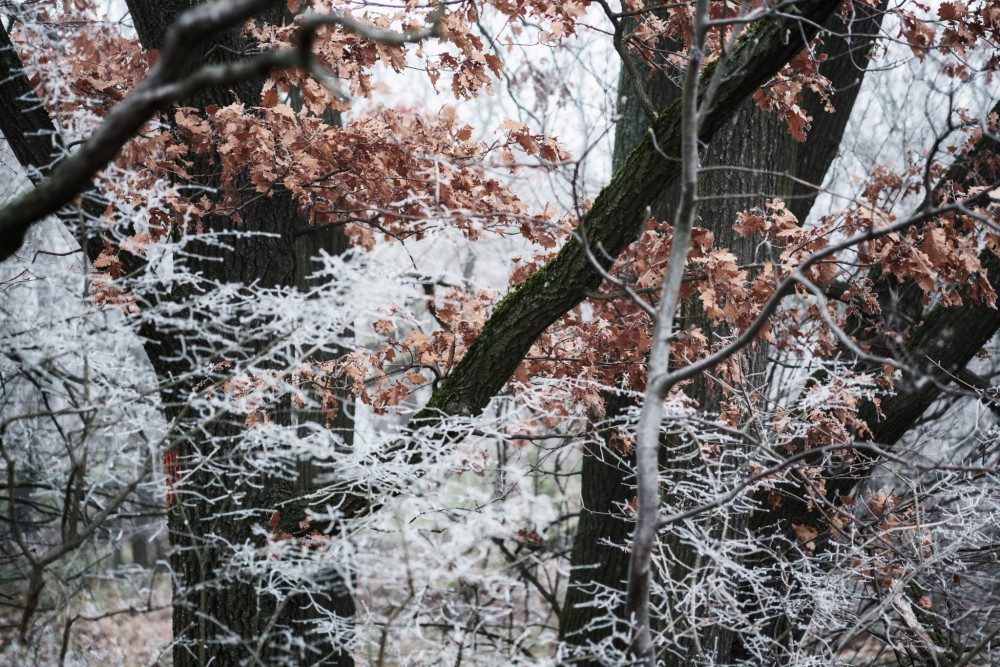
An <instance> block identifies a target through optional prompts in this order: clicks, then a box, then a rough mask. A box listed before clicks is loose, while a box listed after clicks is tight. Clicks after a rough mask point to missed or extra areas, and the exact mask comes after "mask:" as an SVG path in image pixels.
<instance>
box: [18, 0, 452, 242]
mask: <svg viewBox="0 0 1000 667" xmlns="http://www.w3.org/2000/svg"><path fill="white" fill-rule="evenodd" d="M278 3H279V0H229V1H228V2H214V3H211V4H206V5H201V6H199V7H195V8H194V9H191V10H188V11H186V12H184V13H183V14H182V15H181V16H180V17H179V18H178V19H177V22H176V23H174V25H173V27H171V29H170V31H169V32H168V34H167V41H166V46H165V47H164V48H163V50H162V52H161V54H160V58H159V60H157V62H156V64H155V65H154V66H153V69H152V70H151V71H150V73H149V74H148V75H147V76H146V78H145V79H143V80H142V82H141V83H140V84H139V85H138V86H136V88H135V90H133V91H132V93H131V94H130V95H129V96H128V97H127V98H125V100H124V101H123V102H122V103H121V104H119V105H118V106H116V107H115V108H114V109H112V110H111V112H110V113H109V114H108V116H107V118H105V119H104V122H102V123H101V125H100V126H99V127H98V128H97V130H96V131H95V132H94V134H92V135H91V137H90V138H89V139H88V140H87V141H86V142H85V143H84V144H83V146H82V147H81V148H80V149H79V150H78V151H77V152H75V153H73V154H71V155H69V156H67V157H65V158H63V159H62V160H60V161H59V162H58V164H57V165H56V166H55V168H54V169H53V170H52V171H51V173H50V174H49V175H48V176H47V177H46V178H45V179H44V180H42V181H41V182H40V183H38V184H37V185H36V186H35V187H34V188H33V189H32V190H30V191H28V192H26V193H25V194H23V195H21V196H20V197H18V198H17V199H15V200H14V201H13V202H11V203H9V204H7V205H6V206H4V207H3V208H0V261H2V260H4V259H7V258H8V257H10V256H11V255H12V254H14V253H15V252H16V251H17V250H18V248H20V247H21V245H22V244H23V242H24V235H25V234H26V233H27V231H28V229H29V228H30V226H31V225H32V224H34V223H35V222H37V221H39V220H41V219H42V218H44V217H45V216H47V215H50V214H52V213H55V212H57V211H58V210H59V209H60V208H62V207H63V206H65V205H67V204H69V203H71V202H72V201H73V199H74V198H75V197H76V196H77V195H79V194H80V193H81V192H82V191H83V190H85V189H86V188H87V186H88V185H89V184H90V182H91V179H93V177H94V175H95V174H96V173H97V172H98V171H100V170H101V169H102V168H104V166H105V165H107V164H108V163H109V162H110V161H111V160H113V159H114V157H115V156H116V155H117V154H118V152H119V151H120V150H121V149H122V147H123V146H124V145H125V144H126V143H127V142H128V141H129V139H131V138H132V137H133V136H135V135H136V134H137V133H138V132H139V131H140V129H141V128H142V126H143V125H145V124H146V122H148V121H149V120H150V119H151V118H152V117H153V116H154V115H155V114H156V113H157V112H158V111H160V110H161V109H163V108H164V107H166V106H167V105H169V104H171V103H173V102H175V101H177V100H180V99H184V98H185V97H189V96H190V95H192V94H193V93H195V92H197V91H199V90H202V89H204V88H208V87H210V86H222V85H226V84H230V83H234V82H237V81H243V80H246V79H249V78H251V77H254V76H258V75H261V74H265V73H267V72H269V71H271V70H272V69H276V68H282V67H299V68H302V69H305V70H307V71H309V72H310V73H312V74H313V75H314V76H316V77H317V78H319V79H320V81H321V82H322V83H324V84H325V85H328V86H331V87H334V90H335V92H336V91H338V90H339V88H338V87H336V84H335V82H334V80H333V78H332V77H331V76H330V75H329V73H326V72H323V71H321V69H320V68H319V66H318V65H316V63H315V60H314V59H313V57H312V44H313V40H314V38H315V35H316V31H317V30H319V28H320V27H322V26H327V25H337V26H340V27H342V28H344V29H345V30H348V31H351V32H355V33H357V34H359V35H361V36H363V37H367V38H370V39H373V40H376V41H379V42H382V43H385V44H389V45H394V46H399V45H402V44H407V43H411V42H417V41H421V40H423V39H426V38H428V37H430V36H432V35H434V34H436V32H437V26H438V23H439V21H440V19H441V17H442V15H443V7H444V6H443V5H440V6H439V7H438V9H437V11H436V12H435V14H434V17H433V20H432V24H431V25H430V26H428V27H427V28H425V29H422V30H416V31H412V32H407V33H401V34H400V33H393V32H388V31H385V30H379V29H375V28H372V27H369V26H366V25H364V24H362V23H359V22H358V21H356V20H354V19H352V18H350V17H347V16H344V15H342V14H317V15H310V16H307V17H306V18H305V19H304V20H303V25H302V28H301V30H300V32H299V39H298V44H297V47H296V48H295V49H291V50H285V51H274V52H270V53H262V54H260V55H258V56H255V57H253V58H249V59H247V60H245V61H242V62H238V63H232V64H220V65H211V66H208V67H204V68H202V69H199V70H198V71H196V72H194V73H193V74H191V75H189V76H183V73H184V72H185V71H186V69H187V67H188V65H189V64H190V58H191V54H192V53H194V52H195V49H194V48H192V47H194V46H195V45H197V44H200V43H201V42H202V41H204V40H205V39H207V38H208V37H209V36H211V35H212V34H215V33H217V32H219V31H221V30H224V29H226V28H229V27H232V26H235V25H239V24H241V23H242V22H244V21H246V20H247V19H249V18H250V17H252V16H253V15H255V14H257V13H259V12H261V11H263V10H264V9H266V8H268V7H269V6H271V5H275V4H278ZM15 58H16V54H15ZM5 73H7V74H9V70H7V72H5Z"/></svg>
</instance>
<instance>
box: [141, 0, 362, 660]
mask: <svg viewBox="0 0 1000 667" xmlns="http://www.w3.org/2000/svg"><path fill="white" fill-rule="evenodd" d="M189 6H190V3H189V2H186V1H184V0H177V1H175V2H170V3H164V2H146V1H142V0H132V1H130V2H129V9H130V11H131V13H132V16H133V19H134V22H135V25H136V30H137V32H138V33H139V35H140V38H141V39H142V40H143V45H144V46H145V47H146V48H158V47H159V46H160V45H161V44H162V40H163V37H164V35H165V34H166V30H167V28H168V26H169V24H170V22H172V21H173V20H174V18H176V16H177V15H178V14H179V13H180V12H182V11H183V10H185V9H187V8H188V7H189ZM258 20H261V21H270V22H277V21H280V20H281V10H280V8H275V9H272V10H269V11H268V12H267V13H266V14H264V15H261V16H258ZM253 47H254V44H253V42H252V41H250V40H249V39H248V38H246V37H245V36H243V35H242V30H241V29H236V30H232V31H227V32H225V33H223V34H221V35H218V36H217V37H216V39H214V40H213V41H212V42H211V43H208V44H205V45H204V48H203V50H202V52H201V53H199V54H198V57H196V58H193V59H192V67H194V66H202V65H205V64H214V63H217V62H228V61H232V60H236V59H239V58H241V57H243V56H244V55H245V54H246V53H247V52H248V51H250V50H252V49H253ZM262 84H263V81H262V80H260V79H250V80H247V81H244V82H241V83H239V84H237V85H235V86H227V87H225V88H219V89H208V90H204V91H201V92H200V93H198V94H196V95H195V97H194V98H193V99H191V100H187V101H183V102H182V103H181V104H182V105H189V106H194V107H196V108H205V107H207V106H209V105H211V104H216V105H219V106H225V105H228V104H231V103H233V102H235V101H237V100H239V101H241V102H243V103H244V104H246V105H248V106H252V105H254V104H257V103H259V99H260V91H261V88H262ZM195 170H196V173H198V172H200V173H202V174H203V176H202V177H197V178H196V180H197V181H198V183H199V185H204V186H207V187H208V188H213V189H214V188H218V187H219V183H218V182H217V176H216V174H215V170H214V169H213V168H212V166H211V164H210V163H209V162H208V161H207V160H203V161H201V162H200V163H198V162H196V166H195ZM248 191H249V192H251V193H252V192H253V191H252V189H248ZM297 209H298V204H297V202H296V201H295V200H294V198H293V197H292V195H291V194H290V193H289V192H288V191H286V190H284V189H283V188H281V187H280V186H277V187H275V188H274V192H273V194H272V196H270V197H252V199H251V203H249V204H248V205H245V206H243V207H242V208H241V210H240V216H241V218H242V222H239V223H237V222H235V221H234V220H233V219H232V218H230V217H228V216H210V217H209V218H207V219H206V221H205V222H206V228H207V229H209V230H210V231H213V232H219V231H251V232H255V234H252V235H249V236H239V237H234V238H233V240H232V241H231V242H229V243H228V245H229V247H228V248H220V247H217V246H211V245H208V244H204V245H200V244H195V248H194V254H196V255H198V256H199V258H198V259H193V260H192V261H190V262H189V267H188V268H189V270H191V271H192V272H201V273H202V275H203V276H204V277H205V278H207V279H209V280H211V281H213V282H218V283H240V284H245V285H249V284H253V283H256V284H257V285H259V286H262V287H277V286H293V285H297V286H300V287H301V286H304V285H305V284H306V283H307V282H308V281H307V278H306V277H307V276H308V274H309V273H310V266H309V260H310V258H311V257H313V256H315V255H317V254H318V250H319V248H320V247H323V246H326V248H327V250H328V251H329V252H335V251H338V250H339V251H342V250H343V246H344V243H343V239H342V238H339V235H337V234H332V235H331V234H314V235H310V234H306V235H301V236H300V237H299V239H298V243H297V242H296V238H295V230H296V229H301V228H303V227H305V226H307V224H308V221H307V219H306V218H304V217H303V216H301V215H300V214H299V213H298V210H297ZM199 245H200V247H199ZM209 316H211V315H209ZM233 325H234V330H235V331H236V332H238V331H239V325H240V323H237V322H233ZM237 335H238V334H237ZM233 342H234V343H236V344H237V345H238V346H239V347H241V350H240V354H241V355H245V356H248V357H249V356H250V355H253V354H255V353H257V352H258V351H260V350H261V349H263V348H264V347H265V346H266V345H268V344H269V343H270V341H267V340H258V341H246V340H238V339H237V340H234V341H233ZM184 343H185V345H186V346H187V347H186V349H192V346H197V345H198V344H199V343H200V341H196V340H194V341H192V340H187V341H184ZM171 352H173V353H174V356H175V355H176V350H172V351H171ZM203 352H204V355H205V357H206V358H213V357H214V356H216V353H215V352H214V350H211V349H206V350H204V351H203ZM163 379H166V378H163ZM291 412H292V411H291V409H290V406H289V405H288V403H287V400H285V401H282V402H280V403H279V405H277V406H274V408H273V410H272V414H271V417H272V419H273V420H275V421H276V422H278V423H281V422H284V423H289V421H290V419H292V414H291ZM342 417H343V418H344V419H346V418H347V417H348V412H347V411H346V410H344V411H343V413H342ZM306 418H307V419H308V416H306ZM343 425H344V424H342V426H343ZM245 429H246V425H245V424H244V423H243V421H242V420H241V419H233V420H231V419H226V418H223V419H221V420H219V421H217V422H214V423H212V424H210V425H209V426H208V427H207V428H206V429H205V431H204V432H202V433H200V434H196V436H195V437H194V438H192V439H191V440H190V441H189V442H188V443H187V446H186V447H183V448H182V451H181V452H180V454H181V456H180V460H181V467H182V469H183V467H184V466H183V462H184V460H185V458H186V457H185V456H184V454H188V455H189V456H190V458H191V460H192V461H195V460H204V458H205V457H208V460H210V461H212V460H218V459H219V458H220V454H223V453H224V452H225V450H226V447H227V446H228V445H227V443H236V442H237V441H238V440H239V439H240V438H241V437H242V436H243V434H244V432H245ZM215 448H218V449H217V450H216V451H213V449H215ZM184 449H187V451H183V450H184ZM221 458H225V457H224V456H222V457H221ZM290 463H291V462H290ZM308 468H310V466H309V465H308V464H307V465H305V466H301V467H300V472H302V473H304V474H308V475H311V472H312V471H311V470H309V469H308ZM201 470H202V468H201V467H199V471H201ZM188 475H190V477H188V476H185V479H184V484H185V485H188V484H190V485H192V486H193V487H194V488H197V489H198V493H197V494H184V493H178V494H177V498H178V500H179V501H183V507H181V505H180V504H179V503H175V504H174V507H173V511H171V514H170V521H169V525H170V533H171V540H172V543H173V545H174V547H175V548H174V552H173V556H172V559H171V564H172V566H173V568H174V577H175V579H174V581H175V589H174V590H175V599H174V635H175V639H176V640H178V644H177V645H176V648H175V650H174V664H175V665H194V664H198V665H203V664H206V662H207V661H210V660H211V661H213V662H212V664H241V663H244V662H246V661H248V660H250V659H252V657H256V658H257V659H259V660H261V661H263V662H264V663H265V664H271V663H275V662H291V663H293V664H319V663H322V664H336V665H352V664H353V656H352V653H351V651H350V650H349V649H348V648H346V647H345V646H344V645H343V644H342V643H341V642H342V641H343V640H344V639H345V637H347V636H349V626H350V624H351V622H352V621H351V619H353V615H354V602H353V593H352V591H351V584H350V582H349V581H348V582H345V581H344V578H343V576H342V575H341V572H340V571H339V570H338V569H336V568H330V569H329V570H328V571H327V572H325V573H323V574H321V575H318V576H317V578H316V580H313V581H310V582H307V588H308V590H309V591H310V593H308V594H306V593H301V592H295V590H296V588H295V586H294V585H292V588H291V589H289V590H288V591H286V594H287V595H288V597H286V598H285V599H284V600H283V601H282V602H281V603H280V604H279V603H277V602H276V601H275V599H274V598H273V597H271V596H270V595H266V594H261V593H260V592H259V591H258V588H259V586H260V585H261V582H260V581H258V580H256V578H254V577H241V576H239V575H234V574H233V573H232V572H231V571H229V570H227V566H228V565H229V563H228V562H227V561H228V558H229V556H228V550H227V549H225V548H223V547H221V546H220V545H221V544H233V545H239V544H245V543H253V544H259V543H260V541H261V538H260V536H259V533H258V534H255V532H254V531H255V529H257V530H259V528H260V527H261V526H265V525H267V524H268V523H269V522H270V521H271V519H272V517H274V516H275V512H276V511H279V509H280V513H279V514H278V515H277V516H278V517H279V520H278V525H277V528H279V529H281V530H284V531H285V532H287V533H290V534H293V535H294V534H298V533H300V532H301V529H300V528H299V521H301V520H302V519H303V518H304V512H305V509H306V508H305V506H304V505H303V504H302V503H301V502H300V501H298V500H296V499H297V498H298V497H300V496H301V495H302V493H301V491H302V485H303V481H302V480H296V479H289V478H287V477H281V478H276V477H269V478H266V479H262V480H247V479H246V477H245V475H246V471H245V470H244V469H243V468H242V466H241V465H240V462H239V461H236V462H235V464H234V465H233V466H232V467H231V468H227V467H226V463H224V462H219V463H217V464H216V471H214V472H211V473H207V472H199V473H197V474H194V475H191V474H190V473H188ZM305 483H306V484H311V481H306V482H305ZM231 513H234V514H233V518H230V516H229V515H230V514H231ZM220 577H222V579H221V580H220V579H219V578H220ZM181 595H183V597H182V598H180V599H178V598H179V596H181ZM328 612H333V613H334V614H335V615H336V616H338V617H340V618H342V619H344V626H345V632H344V633H343V635H342V636H340V637H334V636H332V635H330V634H328V633H326V634H324V633H317V632H316V630H315V629H314V628H313V627H312V623H314V622H315V621H316V620H317V619H322V618H324V616H325V615H326V614H327V613H328ZM232 640H235V641H232Z"/></svg>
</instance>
